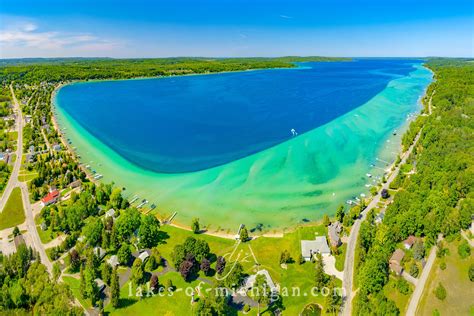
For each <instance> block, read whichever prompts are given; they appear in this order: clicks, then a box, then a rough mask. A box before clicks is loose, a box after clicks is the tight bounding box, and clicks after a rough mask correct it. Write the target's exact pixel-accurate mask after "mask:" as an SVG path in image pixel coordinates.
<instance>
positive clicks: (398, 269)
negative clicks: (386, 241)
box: [388, 249, 405, 275]
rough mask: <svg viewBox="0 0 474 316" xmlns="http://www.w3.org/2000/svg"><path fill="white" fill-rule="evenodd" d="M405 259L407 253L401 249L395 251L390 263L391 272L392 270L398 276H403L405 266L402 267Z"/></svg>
mask: <svg viewBox="0 0 474 316" xmlns="http://www.w3.org/2000/svg"><path fill="white" fill-rule="evenodd" d="M403 257H405V252H404V251H403V250H401V249H397V250H395V251H394V253H393V254H392V256H391V257H390V260H389V262H388V265H389V267H390V270H392V271H393V272H394V273H396V274H397V275H401V274H402V272H403V266H402V260H403Z"/></svg>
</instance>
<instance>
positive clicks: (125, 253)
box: [117, 244, 132, 265]
mask: <svg viewBox="0 0 474 316" xmlns="http://www.w3.org/2000/svg"><path fill="white" fill-rule="evenodd" d="M131 256H132V251H131V250H130V246H129V245H127V244H122V247H120V249H119V251H118V253H117V259H118V260H119V262H120V264H122V265H125V264H127V263H128V262H129V261H130V257H131Z"/></svg>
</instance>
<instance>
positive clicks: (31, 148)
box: [28, 145, 35, 153]
mask: <svg viewBox="0 0 474 316" xmlns="http://www.w3.org/2000/svg"><path fill="white" fill-rule="evenodd" d="M28 150H29V152H30V153H34V152H35V146H33V145H31V146H30V148H29V149H28Z"/></svg>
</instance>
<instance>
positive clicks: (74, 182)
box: [69, 180, 82, 189]
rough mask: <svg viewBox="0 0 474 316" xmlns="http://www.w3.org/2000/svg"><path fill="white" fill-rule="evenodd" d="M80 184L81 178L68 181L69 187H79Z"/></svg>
mask: <svg viewBox="0 0 474 316" xmlns="http://www.w3.org/2000/svg"><path fill="white" fill-rule="evenodd" d="M81 185H82V182H81V180H76V181H73V182H71V183H69V187H70V188H71V189H75V188H80V187H81Z"/></svg>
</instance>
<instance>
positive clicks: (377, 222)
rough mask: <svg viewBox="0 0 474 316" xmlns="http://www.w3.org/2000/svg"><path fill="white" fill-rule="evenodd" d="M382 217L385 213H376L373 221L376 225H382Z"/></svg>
mask: <svg viewBox="0 0 474 316" xmlns="http://www.w3.org/2000/svg"><path fill="white" fill-rule="evenodd" d="M384 217H385V212H383V211H382V212H380V213H378V214H377V215H376V216H375V220H374V221H375V224H377V225H378V224H382V222H383V219H384Z"/></svg>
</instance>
